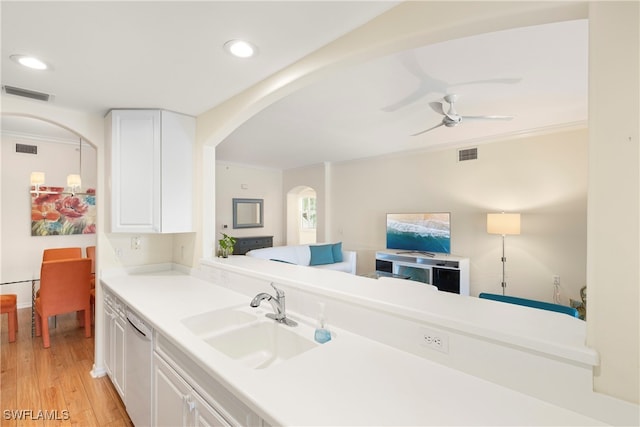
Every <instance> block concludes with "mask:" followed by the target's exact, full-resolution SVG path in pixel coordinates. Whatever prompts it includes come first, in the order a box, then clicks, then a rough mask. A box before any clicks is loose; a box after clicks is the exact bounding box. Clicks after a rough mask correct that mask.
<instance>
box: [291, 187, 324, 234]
mask: <svg viewBox="0 0 640 427" xmlns="http://www.w3.org/2000/svg"><path fill="white" fill-rule="evenodd" d="M317 226H318V215H317V199H316V190H314V189H313V188H311V187H307V186H299V187H295V188H293V189H291V190H290V191H289V192H288V193H287V245H308V244H313V243H316V241H317V232H316V229H317Z"/></svg>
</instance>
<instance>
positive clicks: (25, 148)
mask: <svg viewBox="0 0 640 427" xmlns="http://www.w3.org/2000/svg"><path fill="white" fill-rule="evenodd" d="M16 153H27V154H38V146H37V145H27V144H16Z"/></svg>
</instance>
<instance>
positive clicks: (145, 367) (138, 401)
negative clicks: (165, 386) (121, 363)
mask: <svg viewBox="0 0 640 427" xmlns="http://www.w3.org/2000/svg"><path fill="white" fill-rule="evenodd" d="M126 313H127V333H126V343H125V354H126V356H125V394H124V404H125V406H126V408H127V413H128V414H129V418H131V421H132V422H133V424H134V425H135V426H137V427H144V426H150V425H151V393H152V392H151V363H152V357H153V342H152V336H153V329H152V328H151V327H150V326H149V325H147V324H146V323H145V322H144V321H143V320H142V319H141V318H140V316H138V315H137V314H136V313H135V312H133V311H131V310H130V309H129V308H127V311H126Z"/></svg>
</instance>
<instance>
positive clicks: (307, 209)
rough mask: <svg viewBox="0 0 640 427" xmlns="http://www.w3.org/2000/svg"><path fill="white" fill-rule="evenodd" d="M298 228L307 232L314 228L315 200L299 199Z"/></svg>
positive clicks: (311, 198) (312, 198)
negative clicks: (299, 217) (299, 218)
mask: <svg viewBox="0 0 640 427" xmlns="http://www.w3.org/2000/svg"><path fill="white" fill-rule="evenodd" d="M300 215H301V216H302V217H301V220H300V228H302V229H305V230H309V229H315V228H316V221H317V220H316V198H315V197H301V198H300Z"/></svg>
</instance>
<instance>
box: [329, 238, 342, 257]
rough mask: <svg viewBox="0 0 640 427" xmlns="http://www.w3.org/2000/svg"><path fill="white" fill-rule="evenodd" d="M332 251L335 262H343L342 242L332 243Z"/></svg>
mask: <svg viewBox="0 0 640 427" xmlns="http://www.w3.org/2000/svg"><path fill="white" fill-rule="evenodd" d="M331 251H332V252H333V262H342V242H338V243H334V244H333V245H331Z"/></svg>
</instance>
